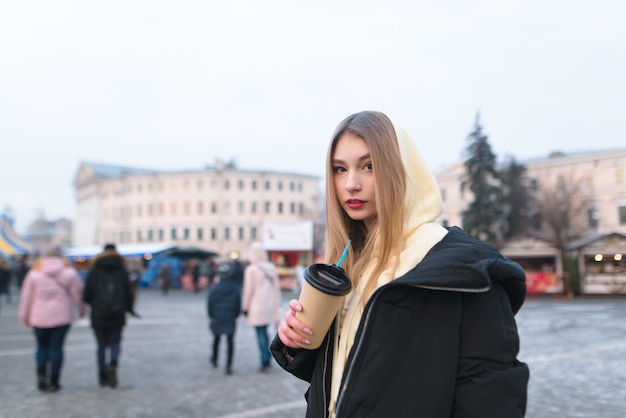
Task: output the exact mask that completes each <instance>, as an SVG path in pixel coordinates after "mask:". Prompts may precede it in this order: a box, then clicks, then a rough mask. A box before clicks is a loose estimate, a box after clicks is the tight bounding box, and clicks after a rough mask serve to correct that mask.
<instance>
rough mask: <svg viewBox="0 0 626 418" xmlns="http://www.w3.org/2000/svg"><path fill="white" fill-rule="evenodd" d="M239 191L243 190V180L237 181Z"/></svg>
mask: <svg viewBox="0 0 626 418" xmlns="http://www.w3.org/2000/svg"><path fill="white" fill-rule="evenodd" d="M239 190H243V180H239Z"/></svg>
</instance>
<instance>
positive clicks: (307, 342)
mask: <svg viewBox="0 0 626 418" xmlns="http://www.w3.org/2000/svg"><path fill="white" fill-rule="evenodd" d="M302 343H303V344H311V340H302Z"/></svg>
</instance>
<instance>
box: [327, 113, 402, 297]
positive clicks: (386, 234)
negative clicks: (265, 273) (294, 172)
mask: <svg viewBox="0 0 626 418" xmlns="http://www.w3.org/2000/svg"><path fill="white" fill-rule="evenodd" d="M345 133H351V134H353V135H357V136H358V137H360V138H362V139H363V140H364V141H365V144H366V145H367V147H368V149H369V152H370V156H371V159H372V166H373V172H374V179H375V180H374V182H375V185H376V219H374V222H372V223H371V225H370V229H369V230H368V229H367V228H366V227H365V224H364V223H363V221H355V220H352V219H351V218H350V217H349V216H348V215H347V214H346V212H345V211H344V210H343V208H342V206H341V202H339V199H338V198H337V191H336V189H335V184H334V179H333V162H332V161H333V154H334V152H335V148H336V146H337V142H338V141H339V139H340V138H341V137H342V136H343V135H344V134H345ZM406 187H407V175H406V171H405V168H404V164H403V162H402V156H401V154H400V147H399V145H398V139H397V135H396V131H395V129H394V127H393V123H392V122H391V120H390V119H389V118H388V117H387V116H385V115H384V114H383V113H380V112H372V111H365V112H359V113H355V114H353V115H351V116H349V117H347V118H346V119H344V120H343V121H342V122H341V123H340V124H339V126H338V127H337V128H336V130H335V132H334V134H333V136H332V139H331V142H330V145H329V147H328V154H327V159H326V234H327V236H326V251H325V254H324V259H325V262H326V263H337V261H338V260H339V258H340V256H341V253H342V252H343V249H344V247H345V245H346V244H347V243H348V240H352V247H351V248H350V251H348V254H347V256H346V258H345V260H344V262H343V264H342V265H341V267H342V268H343V269H344V270H345V271H346V273H347V274H348V276H350V279H351V280H352V284H353V286H354V287H356V286H357V285H358V284H359V282H360V281H361V280H362V279H365V280H367V283H366V284H365V288H364V289H365V290H364V298H363V299H362V301H363V303H365V302H366V301H367V299H369V296H370V295H371V293H372V292H373V291H374V289H375V287H376V280H377V278H378V276H379V275H380V274H381V273H382V272H383V270H384V268H385V265H386V264H387V260H388V259H389V258H390V257H394V256H395V257H396V261H395V263H396V265H397V262H398V260H399V259H398V257H399V253H400V250H401V248H402V240H403V235H404V210H405V209H404V208H405V205H404V199H405V194H406ZM375 241H377V242H378V244H377V250H378V253H377V254H376V256H377V259H378V262H377V264H376V265H375V266H374V269H373V271H372V272H371V274H369V275H368V277H364V278H363V277H362V275H363V273H364V270H365V266H366V265H367V263H368V262H369V261H370V259H371V258H372V255H373V252H374V243H375ZM394 251H395V254H394Z"/></svg>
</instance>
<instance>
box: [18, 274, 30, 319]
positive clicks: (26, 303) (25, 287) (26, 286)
mask: <svg viewBox="0 0 626 418" xmlns="http://www.w3.org/2000/svg"><path fill="white" fill-rule="evenodd" d="M31 276H32V272H30V271H29V272H28V274H27V275H26V278H25V279H24V282H23V283H22V287H21V289H20V305H19V313H18V315H19V319H20V323H21V324H22V325H24V326H25V327H30V326H31V323H30V310H31V305H32V301H33V286H32V283H33V280H32V278H31Z"/></svg>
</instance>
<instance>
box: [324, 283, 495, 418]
mask: <svg viewBox="0 0 626 418" xmlns="http://www.w3.org/2000/svg"><path fill="white" fill-rule="evenodd" d="M392 283H393V282H392ZM396 284H397V283H396ZM413 286H414V287H421V288H423V289H429V290H444V291H450V292H462V293H483V292H486V291H488V290H489V289H491V286H485V287H482V288H479V289H469V288H460V287H439V286H428V285H413ZM386 287H388V286H383V287H382V288H380V289H378V291H377V292H376V293H375V294H374V295H373V296H372V298H371V299H370V302H368V303H369V305H370V308H369V309H368V310H367V313H366V314H365V321H364V322H363V332H361V336H360V337H359V339H358V341H355V344H354V345H353V347H352V349H353V350H355V351H354V356H353V357H352V361H351V362H350V364H347V371H346V380H345V382H344V384H343V385H342V386H341V388H340V389H339V396H338V397H337V403H336V404H335V416H336V417H339V409H340V407H341V401H342V400H343V399H344V397H345V393H346V391H347V390H348V386H349V385H350V380H351V377H352V371H353V370H354V367H353V364H354V362H355V359H356V358H357V357H358V355H359V352H360V351H361V347H362V346H363V336H364V335H365V334H366V330H367V328H368V327H369V323H370V316H371V313H372V311H373V307H374V304H375V303H376V300H377V299H378V297H379V296H380V294H381V293H382V292H383V290H384V289H385V288H386ZM324 399H326V398H324ZM326 411H328V409H326ZM327 413H328V412H326V414H327Z"/></svg>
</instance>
